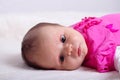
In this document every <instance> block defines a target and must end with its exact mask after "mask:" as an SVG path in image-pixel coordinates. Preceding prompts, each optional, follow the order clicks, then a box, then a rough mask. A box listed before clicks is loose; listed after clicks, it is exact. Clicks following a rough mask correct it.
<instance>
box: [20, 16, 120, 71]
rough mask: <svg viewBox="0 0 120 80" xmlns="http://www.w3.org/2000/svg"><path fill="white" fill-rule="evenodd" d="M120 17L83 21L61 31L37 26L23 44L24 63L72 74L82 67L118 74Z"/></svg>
mask: <svg viewBox="0 0 120 80" xmlns="http://www.w3.org/2000/svg"><path fill="white" fill-rule="evenodd" d="M119 46H120V14H110V15H105V16H103V17H100V18H96V17H85V18H84V19H82V21H80V22H77V23H76V24H73V25H71V26H70V27H64V26H62V25H59V24H55V23H39V24H37V25H35V26H34V27H33V28H31V29H30V30H29V31H28V32H27V34H26V35H25V37H24V39H23V42H22V57H23V59H24V61H25V63H26V64H27V65H29V66H31V67H33V68H36V69H57V70H74V69H77V68H79V67H80V66H81V65H83V66H87V67H91V68H95V69H96V70H97V71H99V72H108V71H112V70H117V71H119V70H120V50H119V49H120V48H119Z"/></svg>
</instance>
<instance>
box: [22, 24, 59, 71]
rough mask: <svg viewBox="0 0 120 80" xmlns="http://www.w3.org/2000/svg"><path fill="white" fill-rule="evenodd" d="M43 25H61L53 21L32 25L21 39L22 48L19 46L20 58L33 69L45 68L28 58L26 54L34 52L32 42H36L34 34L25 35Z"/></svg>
mask: <svg viewBox="0 0 120 80" xmlns="http://www.w3.org/2000/svg"><path fill="white" fill-rule="evenodd" d="M44 26H61V25H59V24H55V23H39V24H37V25H35V26H34V27H32V28H31V29H30V30H29V31H28V32H27V33H26V35H25V36H24V38H23V41H22V48H21V53H22V58H23V60H24V61H25V63H26V64H27V65H28V66H30V67H33V68H35V69H46V68H44V67H42V66H40V65H38V64H37V63H35V62H34V61H31V60H30V59H28V57H27V55H29V54H30V53H31V54H35V53H34V52H35V51H34V48H35V45H34V43H35V42H36V36H32V37H31V36H29V37H28V38H26V36H28V34H29V33H30V32H31V31H33V30H35V29H38V28H39V27H44Z"/></svg>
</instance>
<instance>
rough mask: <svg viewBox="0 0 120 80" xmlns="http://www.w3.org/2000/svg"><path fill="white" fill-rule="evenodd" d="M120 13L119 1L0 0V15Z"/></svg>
mask: <svg viewBox="0 0 120 80" xmlns="http://www.w3.org/2000/svg"><path fill="white" fill-rule="evenodd" d="M41 11H42V12H44V11H45V12H46V11H79V12H120V0H0V13H29V12H30V13H31V12H41Z"/></svg>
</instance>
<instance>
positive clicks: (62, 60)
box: [60, 55, 64, 63]
mask: <svg viewBox="0 0 120 80" xmlns="http://www.w3.org/2000/svg"><path fill="white" fill-rule="evenodd" d="M60 62H61V63H62V62H64V56H63V55H61V56H60Z"/></svg>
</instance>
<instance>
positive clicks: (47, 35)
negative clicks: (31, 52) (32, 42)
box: [36, 26, 87, 70]
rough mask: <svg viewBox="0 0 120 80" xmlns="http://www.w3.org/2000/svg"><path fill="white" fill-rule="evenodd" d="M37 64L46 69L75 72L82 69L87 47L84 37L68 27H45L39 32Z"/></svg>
mask: <svg viewBox="0 0 120 80" xmlns="http://www.w3.org/2000/svg"><path fill="white" fill-rule="evenodd" d="M38 35H40V36H39V40H38V45H39V46H38V51H37V55H36V62H37V64H38V65H40V66H42V67H45V68H48V69H49V68H52V69H60V70H61V69H62V70H73V69H77V68H78V67H80V65H81V64H82V62H83V60H84V58H85V56H86V54H87V46H86V43H85V40H84V38H83V36H82V35H81V34H80V33H79V32H77V31H75V30H73V29H72V28H67V27H59V26H58V27H51V26H48V27H43V28H42V29H41V30H40V31H39V32H38Z"/></svg>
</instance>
